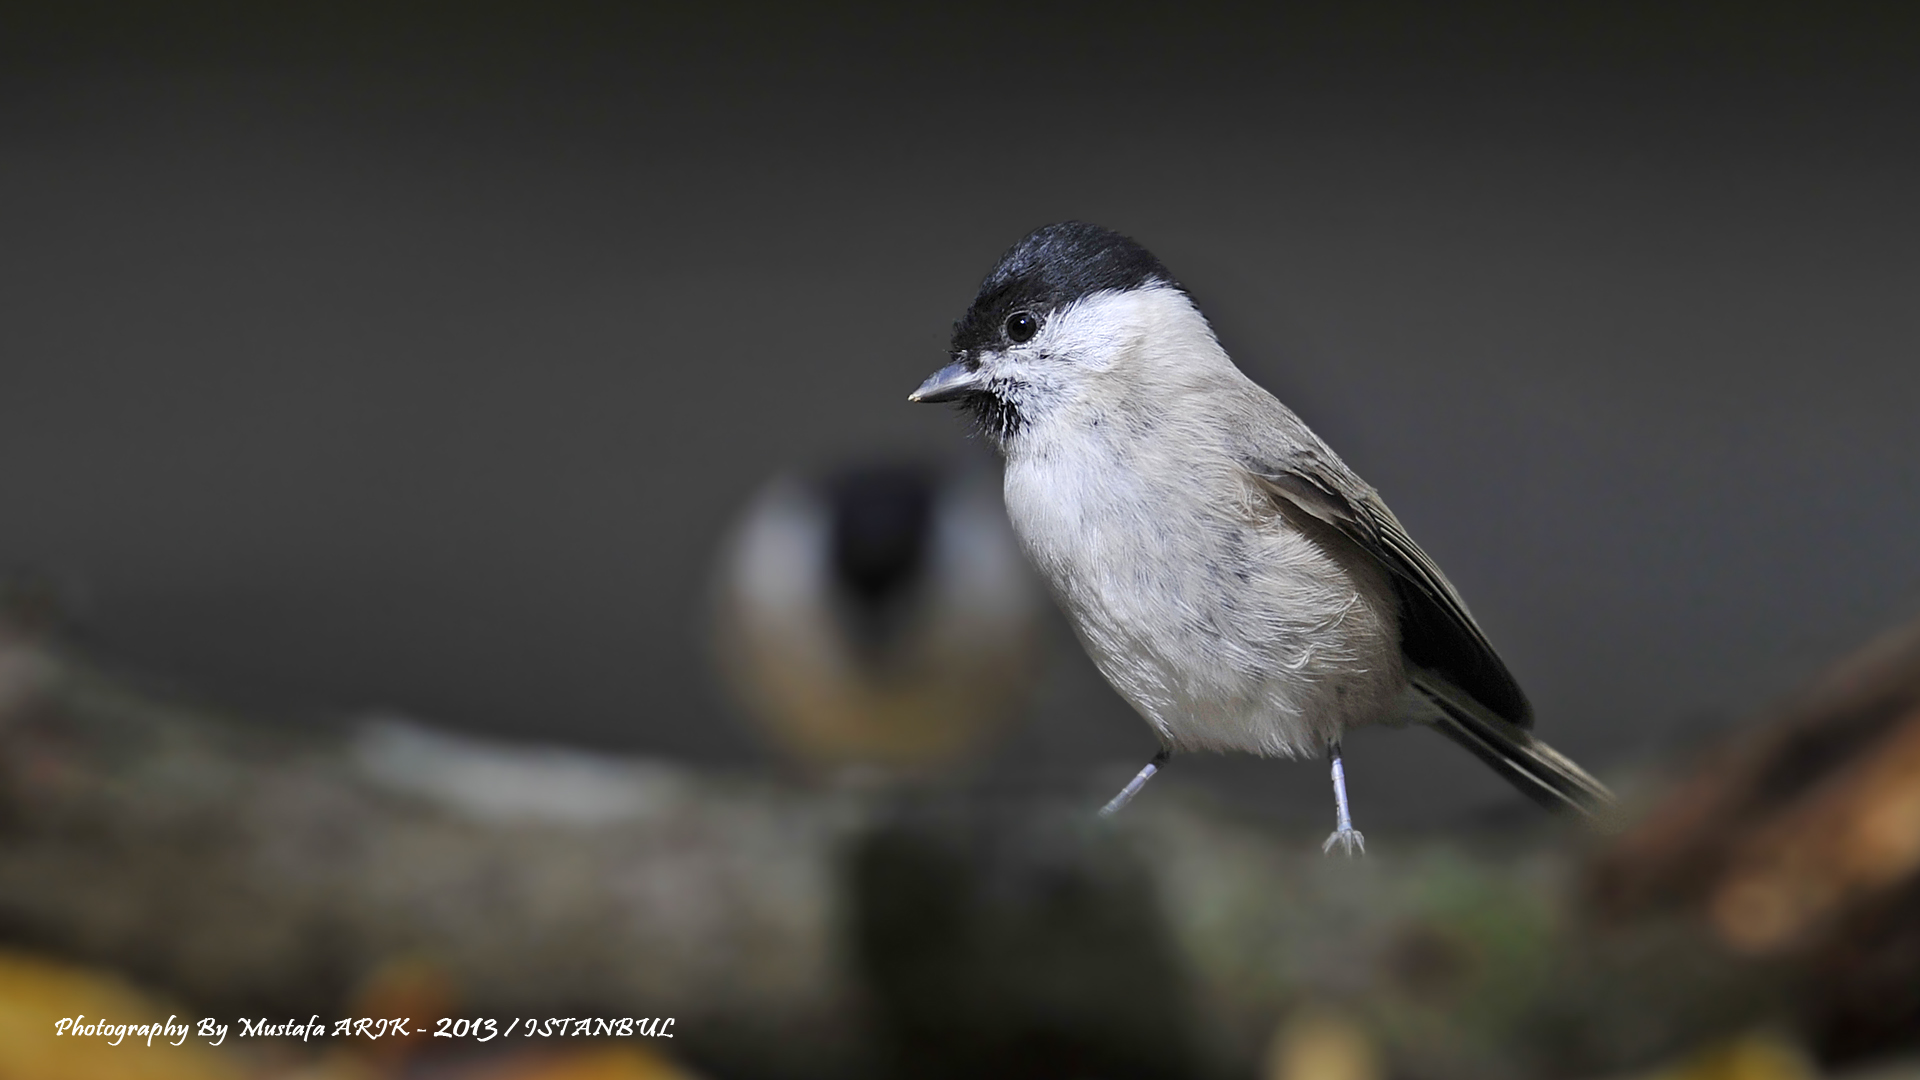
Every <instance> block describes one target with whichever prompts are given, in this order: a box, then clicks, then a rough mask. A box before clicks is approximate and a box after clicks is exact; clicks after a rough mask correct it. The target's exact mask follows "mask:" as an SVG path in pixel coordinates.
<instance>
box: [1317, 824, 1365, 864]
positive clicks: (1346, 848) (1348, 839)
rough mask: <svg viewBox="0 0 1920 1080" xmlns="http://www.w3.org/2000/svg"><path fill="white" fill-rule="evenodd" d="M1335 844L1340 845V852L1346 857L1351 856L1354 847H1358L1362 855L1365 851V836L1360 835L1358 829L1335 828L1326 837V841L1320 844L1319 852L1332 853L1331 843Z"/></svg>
mask: <svg viewBox="0 0 1920 1080" xmlns="http://www.w3.org/2000/svg"><path fill="white" fill-rule="evenodd" d="M1335 844H1339V845H1340V852H1341V854H1343V855H1345V856H1347V857H1348V858H1352V857H1353V852H1354V849H1355V848H1358V849H1359V850H1360V854H1362V855H1365V854H1366V853H1367V838H1366V837H1364V836H1361V835H1360V830H1359V829H1337V830H1335V831H1334V833H1333V835H1331V836H1329V837H1327V842H1326V843H1324V844H1321V845H1320V853H1321V854H1323V855H1331V854H1333V845H1335Z"/></svg>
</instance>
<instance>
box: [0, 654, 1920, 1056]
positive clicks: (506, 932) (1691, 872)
mask: <svg viewBox="0 0 1920 1080" xmlns="http://www.w3.org/2000/svg"><path fill="white" fill-rule="evenodd" d="M1916 746H1920V633H1915V634H1910V635H1909V636H1908V637H1906V638H1902V639H1900V640H1899V641H1895V642H1893V643H1892V644H1888V645H1883V646H1882V647H1880V648H1879V650H1878V651H1876V652H1875V653H1874V654H1873V655H1872V656H1871V657H1869V658H1868V659H1866V660H1864V661H1861V662H1859V663H1856V664H1854V665H1853V666H1851V667H1849V668H1847V669H1845V670H1843V671H1842V672H1841V673H1840V674H1838V675H1837V676H1836V677H1835V679H1834V680H1833V681H1831V682H1829V683H1828V684H1826V685H1825V686H1823V687H1821V688H1817V689H1816V690H1814V691H1812V692H1811V693H1810V694H1809V695H1808V696H1807V697H1805V698H1804V699H1803V700H1802V701H1801V702H1799V703H1797V704H1796V705H1795V706H1794V707H1793V708H1792V709H1790V710H1789V711H1788V712H1787V713H1786V714H1784V715H1783V716H1782V717H1781V718H1779V719H1778V720H1777V721H1776V722H1775V723H1774V724H1773V725H1771V726H1769V727H1767V728H1764V729H1762V730H1761V731H1760V732H1759V733H1758V734H1757V735H1754V736H1752V737H1749V738H1747V739H1745V740H1742V741H1738V742H1736V743H1735V744H1734V746H1733V747H1731V748H1730V749H1729V750H1728V751H1726V752H1725V753H1723V754H1722V755H1721V756H1720V757H1718V758H1716V759H1714V760H1712V761H1710V762H1709V763H1708V764H1706V765H1705V766H1704V767H1703V768H1702V769H1701V770H1700V771H1699V772H1698V773H1697V774H1696V775H1695V776H1694V777H1692V778H1691V779H1689V780H1688V781H1686V782H1684V783H1682V784H1680V785H1679V786H1678V788H1677V790H1676V793H1675V794H1674V795H1673V796H1672V797H1671V799H1670V801H1669V802H1668V803H1666V804H1665V805H1664V806H1660V807H1657V808H1656V809H1655V810H1654V811H1653V812H1652V813H1651V814H1650V815H1649V816H1648V817H1647V818H1646V819H1645V820H1644V822H1643V823H1642V824H1641V826H1639V827H1638V828H1637V830H1636V831H1634V832H1632V833H1630V834H1629V835H1627V836H1626V837H1623V838H1622V839H1620V840H1619V841H1617V842H1615V843H1614V844H1613V845H1612V846H1611V847H1610V849H1608V850H1607V851H1605V852H1602V853H1600V854H1599V855H1598V856H1597V857H1593V858H1588V857H1587V856H1586V854H1585V853H1584V852H1583V851H1582V850H1581V849H1580V847H1579V845H1581V844H1582V843H1584V841H1583V840H1582V839H1581V838H1579V837H1577V836H1575V835H1574V834H1573V833H1571V832H1569V831H1562V830H1561V829H1560V828H1559V827H1558V826H1557V825H1554V824H1542V825H1541V826H1540V827H1539V829H1538V831H1536V832H1531V833H1526V834H1508V835H1501V836H1494V837H1482V838H1476V839H1475V840H1474V841H1473V843H1471V844H1469V843H1463V842H1460V841H1457V840H1448V839H1439V838H1426V839H1420V838H1400V839H1399V840H1398V841H1396V840H1395V839H1394V838H1392V837H1388V836H1384V835H1383V836H1382V837H1380V838H1378V839H1377V840H1376V845H1375V846H1376V853H1375V854H1374V855H1373V856H1371V857H1369V858H1367V859H1365V860H1359V861H1354V862H1347V861H1344V860H1337V859H1326V858H1322V857H1321V856H1320V855H1319V854H1318V852H1317V850H1315V848H1314V846H1313V844H1312V843H1311V841H1312V837H1310V836H1307V837H1288V838H1286V839H1284V840H1281V839H1276V838H1274V837H1273V836H1270V835H1267V834H1265V833H1264V832H1262V831H1261V830H1260V829H1258V828H1256V827H1254V826H1253V825H1251V824H1249V823H1245V822H1236V821H1234V820H1231V819H1229V818H1227V817H1225V816H1223V815H1221V814H1219V813H1218V812H1214V811H1209V810H1206V809H1204V808H1201V807H1197V806H1194V805H1191V804H1186V803H1183V802H1182V801H1181V800H1180V799H1179V798H1177V797H1174V796H1173V795H1172V794H1171V791H1172V790H1174V789H1169V792H1167V793H1163V796H1162V797H1161V798H1157V799H1155V800H1151V801H1149V802H1148V803H1146V804H1142V805H1140V806H1138V807H1136V808H1134V809H1133V810H1130V811H1129V813H1128V815H1126V817H1125V819H1123V820H1122V821H1121V822H1119V823H1118V826H1117V827H1114V826H1109V825H1102V824H1100V823H1097V822H1095V821H1094V820H1092V818H1091V815H1090V814H1088V813H1085V812H1084V811H1086V810H1088V809H1089V808H1083V807H1074V808H1068V809H1063V808H1061V807H1058V806H1035V805H1032V804H1026V803H1013V802H1008V801H1006V800H1000V801H994V800H989V799H986V798H985V797H980V796H976V797H964V796H960V795H952V796H946V797H935V796H932V795H925V796H921V797H917V798H909V797H893V798H884V799H883V798H879V797H870V798H854V797H852V796H848V795H844V794H831V793H823V792H817V791H799V790H789V789H783V788H780V787H777V786H775V785H772V784H763V783H755V782H747V781H744V780H739V779H728V778H722V777H713V776H703V775H699V774H695V773H692V772H689V771H686V770H681V769H676V768H672V767H668V766H665V765H660V764H655V763H648V762H642V761H633V760H622V759H616V758H612V757H607V756H600V755H588V754H581V753H571V752H564V751H555V750H544V749H537V748H526V747H504V746H500V745H494V744H486V743H481V742H477V741H473V740H467V739H462V738H456V737H453V736H448V735H443V734H438V733H435V732H432V731H430V730H427V729H424V728H420V727H416V726H410V725H404V724H396V723H372V724H368V725H365V726H363V727H361V728H360V729H358V730H357V731H355V732H353V733H351V734H348V735H344V736H327V735H320V734H301V735H295V734H290V733H285V732H273V731H269V730H268V729H264V728H261V727H258V726H253V725H247V724H243V723H238V722H235V721H233V720H231V719H223V718H218V717H216V716H214V715H211V714H210V713H208V712H207V711H205V710H202V709H197V708H193V707H189V706H183V705H179V704H173V703H167V702H164V701H162V700H160V699H158V698H156V697H154V696H151V695H146V694H141V693H138V692H136V691H134V690H131V689H129V688H128V687H127V686H126V685H125V684H123V683H121V682H119V681H116V680H114V679H112V678H110V677H107V676H105V675H103V674H101V673H100V672H99V671H98V670H96V669H94V668H92V667H90V666H89V665H87V664H85V663H83V662H80V661H77V660H75V659H73V658H70V657H67V656H64V655H62V654H61V653H59V652H58V651H55V650H50V649H48V648H46V647H44V646H42V645H40V644H38V643H37V642H35V641H34V640H32V639H31V638H29V637H27V636H24V635H22V634H19V633H17V632H12V631H8V632H7V633H6V635H5V636H4V637H3V638H0V935H3V936H4V937H5V938H6V939H7V940H9V941H11V942H14V943H19V944H25V945H28V946H30V947H33V948H36V949H39V950H41V951H44V952H48V953H53V954H57V955H63V956H69V957H75V958H81V959H86V960H89V961H93V962H98V963H108V964H111V965H113V966H115V967H117V968H119V969H121V970H125V971H128V972H130V973H132V974H134V975H136V976H137V977H139V978H141V979H143V980H146V981H148V982H150V983H152V984H155V985H158V986H161V987H164V988H167V989H169V990H171V991H173V992H175V993H178V994H180V995H183V996H184V997H186V998H187V999H188V1000H190V1001H192V1002H194V1003H195V1004H196V1005H198V1006H201V1007H203V1008H205V1009H208V1010H210V1011H216V1012H218V1011H224V1012H227V1013H230V1014H234V1015H241V1014H245V1015H260V1014H262V1013H269V1014H283V1013H284V1014H292V1015H299V1016H302V1017H304V1016H305V1015H306V1014H307V1013H309V1012H312V1011H320V1012H322V1013H333V1014H337V1013H339V1012H340V1011H341V1009H342V1007H343V1005H344V1004H345V1003H346V1002H347V1001H349V1000H350V999H351V997H352V995H353V994H355V993H356V990H357V989H358V988H361V987H364V985H365V984H366V981H367V980H368V979H369V978H371V977H373V976H374V975H375V973H377V972H379V971H380V970H382V969H383V967H386V966H388V965H391V964H393V963H394V962H396V961H398V960H408V959H411V960H416V961H418V962H422V963H427V964H430V965H432V967H433V968H434V969H435V970H436V971H438V972H441V973H442V974H443V975H444V978H445V979H446V981H447V983H448V985H449V986H450V988H451V989H450V993H451V1000H452V1001H453V1003H454V1006H455V1007H456V1008H457V1009H458V1010H459V1013H460V1014H462V1015H470V1016H471V1015H493V1016H501V1017H506V1016H569V1015H572V1016H579V1015H612V1016H674V1017H676V1018H677V1023H676V1027H675V1031H676V1034H677V1036H678V1037H679V1041H678V1042H677V1043H676V1049H678V1050H680V1051H683V1052H687V1053H689V1054H691V1055H692V1056H693V1057H695V1058H696V1059H698V1060H701V1061H704V1062H706V1063H708V1064H709V1065H711V1066H713V1067H715V1068H716V1069H719V1070H721V1071H726V1072H729V1073H732V1074H735V1075H755V1076H851V1075H862V1074H866V1075H873V1074H890V1075H914V1076H934V1077H938V1076H963V1075H965V1076H973V1075H980V1074H982V1073H984V1072H988V1071H991V1072H993V1073H997V1074H1010V1075H1015V1076H1093V1075H1100V1076H1182V1075H1220V1076H1227V1075H1249V1074H1251V1073H1253V1072H1254V1071H1255V1070H1256V1069H1257V1068H1259V1067H1261V1062H1262V1061H1268V1062H1269V1064H1270V1066H1271V1069H1272V1070H1273V1071H1272V1072H1271V1073H1270V1075H1274V1076H1292V1075H1296V1074H1297V1073H1298V1070H1297V1069H1294V1068H1293V1066H1290V1065H1288V1064H1287V1062H1289V1061H1292V1060H1294V1059H1295V1057H1298V1056H1299V1055H1297V1054H1296V1055H1294V1056H1292V1057H1290V1056H1289V1054H1290V1053H1291V1051H1290V1050H1289V1049H1288V1046H1287V1040H1288V1039H1289V1038H1292V1037H1293V1036H1289V1035H1288V1034H1287V1032H1294V1033H1295V1034H1296V1035H1297V1033H1298V1032H1299V1031H1301V1030H1304V1029H1302V1028H1301V1026H1300V1025H1301V1023H1302V1022H1303V1021H1304V1019H1311V1018H1312V1017H1321V1018H1326V1017H1333V1018H1335V1019H1336V1020H1337V1021H1338V1023H1339V1024H1340V1025H1345V1026H1344V1027H1342V1028H1341V1030H1352V1031H1356V1032H1360V1033H1363V1035H1362V1036H1361V1037H1362V1038H1363V1040H1364V1042H1365V1043H1366V1045H1368V1046H1370V1047H1372V1048H1373V1050H1372V1051H1371V1052H1372V1053H1375V1054H1377V1055H1378V1061H1379V1062H1381V1063H1383V1064H1381V1065H1380V1068H1383V1069H1385V1070H1386V1071H1387V1072H1388V1073H1389V1074H1391V1075H1393V1076H1404V1077H1432V1078H1436V1080H1440V1078H1454V1077H1460V1078H1465V1077H1474V1078H1482V1080H1485V1078H1496V1080H1497V1078H1499V1077H1530V1076H1601V1075H1614V1074H1620V1073H1624V1072H1626V1071H1628V1070H1632V1069H1637V1068H1644V1067H1646V1066H1647V1065H1648V1064H1649V1063H1653V1062H1659V1061H1663V1060H1668V1059H1671V1058H1673V1057H1674V1056H1675V1055H1680V1054H1684V1053H1686V1052H1687V1051H1689V1050H1690V1049H1692V1048H1695V1047H1698V1046H1700V1045H1703V1044H1707V1043H1711V1042H1712V1041H1714V1040H1716V1039H1723V1038H1729V1037H1733V1036H1736V1035H1738V1034H1740V1033H1742V1032H1745V1031H1749V1030H1752V1029H1754V1028H1755V1027H1756V1026H1764V1025H1773V1026H1775V1027H1777V1028H1779V1029H1780V1030H1784V1031H1786V1032H1788V1033H1790V1034H1792V1035H1794V1036H1795V1037H1797V1038H1798V1039H1800V1040H1802V1041H1803V1042H1805V1043H1806V1044H1807V1045H1809V1046H1811V1047H1812V1048H1813V1049H1814V1050H1816V1051H1818V1052H1819V1053H1820V1054H1822V1055H1823V1056H1825V1057H1826V1058H1828V1059H1830V1060H1835V1061H1846V1060H1859V1059H1866V1058H1871V1057H1873V1056H1875V1055H1879V1054H1885V1053H1891V1052H1896V1051H1900V1050H1902V1049H1909V1050H1910V1049H1913V1048H1914V1046H1915V1034H1914V1033H1915V1032H1916V1031H1920V1008H1917V1007H1916V1005H1915V999H1916V994H1917V993H1920V991H1916V989H1915V988H1916V987H1920V938H1916V935H1915V931H1914V929H1913V928H1914V927H1915V926H1920V810H1916V806H1915V796H1914V795H1913V793H1914V792H1915V791H1920V753H1916V752H1915V747H1916ZM1276 1030H1279V1031H1280V1032H1281V1033H1282V1034H1281V1037H1280V1040H1279V1043H1278V1044H1271V1042H1270V1041H1271V1040H1272V1039H1273V1037H1274V1033H1275V1031H1276ZM1294 1049H1298V1048H1297V1047H1295V1048H1294ZM1270 1054H1271V1057H1269V1055H1270ZM1289 1070H1292V1071H1289ZM1362 1075H1364V1073H1363V1074H1362Z"/></svg>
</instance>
